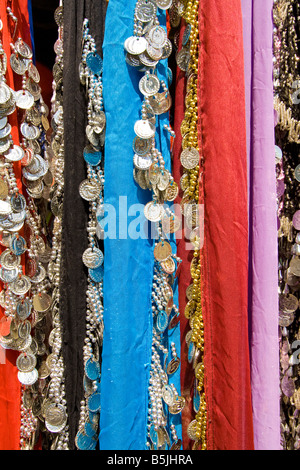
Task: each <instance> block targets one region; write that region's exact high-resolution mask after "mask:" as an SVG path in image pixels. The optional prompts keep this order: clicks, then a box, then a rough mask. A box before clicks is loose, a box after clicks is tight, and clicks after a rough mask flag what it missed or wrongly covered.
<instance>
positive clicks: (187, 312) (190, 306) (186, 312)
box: [184, 300, 197, 319]
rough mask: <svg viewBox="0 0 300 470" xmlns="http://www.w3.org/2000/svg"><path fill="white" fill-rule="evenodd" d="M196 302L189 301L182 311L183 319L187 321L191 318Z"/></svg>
mask: <svg viewBox="0 0 300 470" xmlns="http://www.w3.org/2000/svg"><path fill="white" fill-rule="evenodd" d="M196 306H197V304H196V302H195V301H194V300H189V301H188V303H187V304H186V306H185V309H184V316H185V318H187V319H189V318H191V317H192V316H193V314H194V313H195V310H196Z"/></svg>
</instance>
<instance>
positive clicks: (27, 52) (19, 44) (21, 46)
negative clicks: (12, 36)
mask: <svg viewBox="0 0 300 470" xmlns="http://www.w3.org/2000/svg"><path fill="white" fill-rule="evenodd" d="M15 48H16V50H17V52H18V53H19V54H20V55H21V56H22V57H24V58H25V59H31V57H32V50H31V48H30V47H29V46H28V44H26V42H24V41H23V39H21V38H18V39H17V41H16V42H15Z"/></svg>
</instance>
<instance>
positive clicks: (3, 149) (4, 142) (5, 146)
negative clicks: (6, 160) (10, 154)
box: [0, 136, 13, 154]
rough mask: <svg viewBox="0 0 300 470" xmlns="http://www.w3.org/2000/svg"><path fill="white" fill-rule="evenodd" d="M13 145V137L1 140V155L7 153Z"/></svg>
mask: <svg viewBox="0 0 300 470" xmlns="http://www.w3.org/2000/svg"><path fill="white" fill-rule="evenodd" d="M12 144H13V141H12V138H11V136H9V137H8V138H7V139H3V140H0V154H4V153H5V152H7V151H8V149H9V148H10V147H11V145H12Z"/></svg>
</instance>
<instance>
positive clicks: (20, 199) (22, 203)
mask: <svg viewBox="0 0 300 470" xmlns="http://www.w3.org/2000/svg"><path fill="white" fill-rule="evenodd" d="M10 205H11V208H12V210H13V211H14V212H20V213H22V215H21V216H20V217H21V218H20V219H12V220H15V221H16V222H21V220H24V219H25V216H26V213H25V209H26V199H25V197H24V196H23V195H22V194H20V193H17V194H13V195H12V197H11V198H10Z"/></svg>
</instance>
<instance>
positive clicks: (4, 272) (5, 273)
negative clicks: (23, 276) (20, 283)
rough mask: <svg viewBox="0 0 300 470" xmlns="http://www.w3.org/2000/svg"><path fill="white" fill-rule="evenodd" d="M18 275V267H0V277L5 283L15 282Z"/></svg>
mask: <svg viewBox="0 0 300 470" xmlns="http://www.w3.org/2000/svg"><path fill="white" fill-rule="evenodd" d="M18 275H19V269H18V268H14V269H6V268H0V279H1V281H3V282H5V283H11V282H15V281H16V279H17V278H18Z"/></svg>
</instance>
